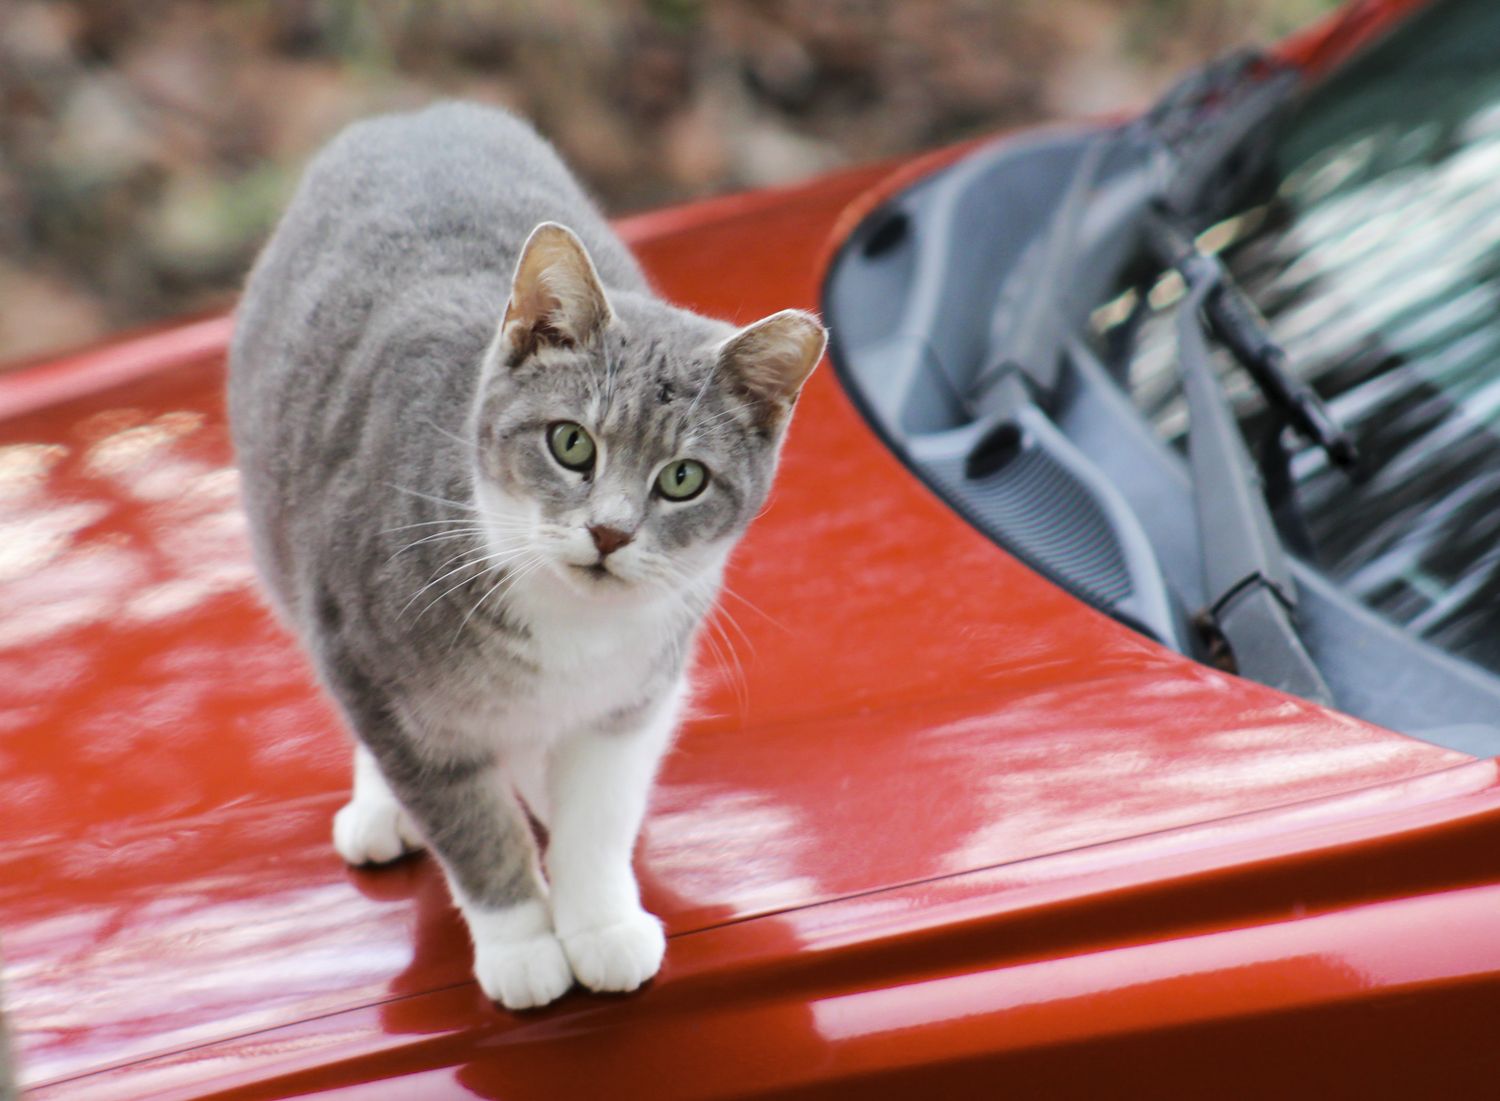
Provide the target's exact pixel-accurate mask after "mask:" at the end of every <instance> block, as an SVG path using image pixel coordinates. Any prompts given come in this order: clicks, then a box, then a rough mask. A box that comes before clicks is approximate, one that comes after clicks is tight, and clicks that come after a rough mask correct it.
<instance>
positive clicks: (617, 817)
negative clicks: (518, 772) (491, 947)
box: [547, 694, 678, 991]
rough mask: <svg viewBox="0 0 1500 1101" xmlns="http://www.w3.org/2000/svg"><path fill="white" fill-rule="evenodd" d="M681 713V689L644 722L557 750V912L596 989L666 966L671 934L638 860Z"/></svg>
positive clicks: (584, 976) (638, 979)
mask: <svg viewBox="0 0 1500 1101" xmlns="http://www.w3.org/2000/svg"><path fill="white" fill-rule="evenodd" d="M677 716H678V705H677V696H676V694H674V696H673V698H672V700H670V701H668V702H665V703H663V704H662V705H661V706H659V707H658V708H657V709H656V710H655V711H654V713H653V714H652V715H651V717H650V718H649V719H648V720H646V721H645V722H644V723H642V724H640V725H638V726H635V727H633V728H630V729H623V730H610V731H591V732H585V733H581V734H577V735H574V736H572V737H569V738H566V739H564V740H562V741H561V742H560V743H559V744H558V745H557V746H556V747H555V749H554V750H553V755H552V761H551V767H550V768H549V769H548V789H549V796H550V800H549V801H550V803H551V811H552V821H551V823H550V830H551V838H550V841H549V844H548V848H547V874H548V878H549V879H550V880H551V884H552V917H553V922H554V925H555V927H556V929H557V935H558V936H559V937H560V938H561V939H562V943H563V948H564V949H565V950H566V951H567V954H568V960H569V962H571V964H572V965H573V973H574V974H575V975H576V976H577V977H578V981H579V982H581V983H583V985H584V986H587V987H588V988H589V989H591V990H606V991H607V990H614V991H622V990H634V989H635V988H636V987H638V986H640V985H641V984H642V983H643V982H645V981H646V980H647V979H649V978H651V976H653V975H655V974H656V972H657V971H658V970H659V969H660V968H661V961H662V955H663V954H664V952H665V951H666V938H665V936H664V934H663V932H662V927H661V922H660V921H658V920H657V919H656V918H655V917H653V916H652V915H651V914H648V913H647V912H646V911H645V910H644V909H642V907H641V895H640V888H639V887H638V886H637V885H636V881H635V873H634V871H633V870H632V868H631V857H632V855H633V853H634V851H635V842H636V837H637V835H638V834H639V833H640V828H641V821H642V819H643V818H644V817H645V813H646V801H647V798H648V796H649V794H650V790H651V784H652V781H653V780H654V779H655V776H656V768H657V765H658V764H659V763H660V761H661V757H662V754H663V753H664V752H665V751H666V748H667V745H668V744H669V742H670V741H671V736H672V731H673V729H674V728H675V726H676V724H677Z"/></svg>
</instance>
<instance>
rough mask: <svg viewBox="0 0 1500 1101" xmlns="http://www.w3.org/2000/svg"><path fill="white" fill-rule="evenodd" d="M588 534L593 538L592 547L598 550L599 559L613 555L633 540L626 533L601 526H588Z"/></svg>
mask: <svg viewBox="0 0 1500 1101" xmlns="http://www.w3.org/2000/svg"><path fill="white" fill-rule="evenodd" d="M589 534H590V535H592V536H593V537H594V546H596V547H598V548H599V557H600V558H603V557H605V556H606V555H609V554H613V553H614V552H615V551H617V550H619V549H620V548H621V547H623V546H624V545H625V544H626V543H628V542H630V540H631V539H633V538H634V536H633V535H632V534H631V533H630V532H628V531H621V530H620V529H619V528H609V527H605V526H604V525H603V524H594V525H592V526H590V528H589Z"/></svg>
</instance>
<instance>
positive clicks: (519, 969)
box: [318, 638, 573, 1009]
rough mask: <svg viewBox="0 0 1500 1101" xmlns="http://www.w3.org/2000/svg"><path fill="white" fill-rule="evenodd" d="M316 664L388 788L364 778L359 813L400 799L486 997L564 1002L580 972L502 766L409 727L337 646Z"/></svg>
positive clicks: (393, 702) (513, 1004)
mask: <svg viewBox="0 0 1500 1101" xmlns="http://www.w3.org/2000/svg"><path fill="white" fill-rule="evenodd" d="M318 656H319V659H320V661H319V664H320V667H321V668H322V670H323V672H324V675H325V677H326V678H327V680H328V683H329V684H330V686H331V687H332V688H333V691H334V695H335V696H336V697H337V699H338V701H339V703H340V705H341V706H342V707H343V709H344V713H345V715H346V717H347V718H348V720H349V723H350V725H351V726H352V727H353V728H354V729H355V730H356V731H358V733H359V737H360V741H361V742H362V743H363V745H364V747H365V749H366V750H367V751H368V756H366V757H362V758H358V759H357V761H363V762H364V763H366V764H371V765H375V766H378V767H377V768H376V769H375V771H374V776H373V780H374V781H383V783H382V784H380V785H379V787H378V788H377V787H375V786H371V785H370V784H367V785H366V788H365V789H364V791H363V792H361V791H360V790H359V788H358V782H359V777H358V775H357V774H356V794H355V800H354V803H355V804H356V805H357V804H358V803H359V799H360V796H361V794H363V795H365V796H366V797H375V796H380V795H393V796H394V797H395V799H396V800H397V801H399V803H400V806H401V808H402V809H404V811H405V812H406V814H407V815H409V816H410V820H411V822H412V823H414V824H415V826H416V828H417V830H418V831H420V835H421V837H422V838H424V839H425V840H426V841H427V843H428V845H429V846H430V847H431V849H432V852H433V854H434V855H435V856H436V857H437V858H438V860H439V862H440V863H441V864H442V867H443V872H444V874H445V875H446V877H447V879H448V885H449V888H450V889H451V891H452V892H453V896H454V900H455V901H456V902H457V903H458V906H459V909H460V910H461V911H462V913H463V916H464V921H465V922H466V923H467V925H468V927H469V934H470V936H471V938H472V940H473V942H474V976H475V978H476V979H478V980H479V985H480V987H481V989H483V990H484V992H485V994H486V995H487V996H489V997H490V998H491V999H492V1000H494V1001H498V1002H500V1003H501V1004H502V1005H504V1006H506V1007H507V1008H508V1009H528V1008H530V1007H532V1006H538V1005H545V1004H547V1003H548V1002H550V1001H554V1000H555V999H557V998H559V997H561V996H562V995H563V993H564V992H566V991H567V989H568V988H569V987H570V986H572V985H573V972H572V969H571V968H570V967H569V966H568V959H567V956H566V954H565V953H564V952H563V948H562V944H561V942H560V941H559V940H558V938H557V934H556V932H555V931H554V929H553V924H552V915H551V912H550V910H549V908H548V906H547V901H546V890H545V888H544V886H543V884H542V879H541V873H540V870H539V868H538V865H537V853H536V843H535V841H534V840H533V838H532V836H531V829H530V827H529V826H528V825H527V823H526V821H525V819H524V817H523V816H522V813H521V808H520V807H519V806H518V805H517V803H516V799H515V796H514V795H512V794H511V792H510V785H509V784H508V783H507V782H506V779H505V777H504V775H503V774H502V773H501V770H500V768H499V767H498V765H497V764H496V762H495V761H494V760H493V759H492V758H490V757H488V756H487V755H478V756H472V755H466V754H465V753H463V752H461V751H460V750H458V749H457V748H455V747H456V745H457V744H458V743H456V742H455V741H452V740H449V739H445V738H442V737H441V736H438V735H437V732H435V731H432V730H423V729H420V728H419V724H418V723H417V722H415V721H414V720H411V719H409V718H403V717H402V715H403V711H404V709H403V707H402V706H401V705H400V701H399V699H397V698H395V697H394V696H393V695H391V694H388V693H386V692H384V691H382V690H381V689H380V688H379V686H377V685H375V684H374V683H372V681H371V680H370V679H369V678H368V677H366V676H364V675H363V673H362V670H361V666H360V663H359V661H358V660H357V658H356V657H355V656H354V655H352V654H351V653H349V652H348V651H347V650H344V649H342V648H341V647H340V645H339V640H338V639H336V638H335V639H332V640H330V641H329V643H328V644H327V645H326V646H325V647H324V648H323V649H322V651H321V652H320V653H319V655H318ZM357 767H358V766H357ZM365 779H367V780H371V779H372V778H371V777H370V776H366V777H365ZM341 813H342V812H341ZM335 829H336V830H337V829H338V827H337V826H336V827H335ZM340 848H341V850H342V848H343V846H342V845H340ZM351 852H353V850H352V849H351ZM346 855H348V854H346ZM355 855H358V854H357V853H355Z"/></svg>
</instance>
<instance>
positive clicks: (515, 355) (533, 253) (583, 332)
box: [500, 222, 611, 367]
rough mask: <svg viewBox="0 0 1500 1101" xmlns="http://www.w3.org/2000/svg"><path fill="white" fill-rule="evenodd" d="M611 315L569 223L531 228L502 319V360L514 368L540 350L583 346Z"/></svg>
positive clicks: (586, 254)
mask: <svg viewBox="0 0 1500 1101" xmlns="http://www.w3.org/2000/svg"><path fill="white" fill-rule="evenodd" d="M610 316H611V315H610V309H609V302H608V300H607V299H606V298H605V297H604V288H603V287H601V286H600V285H599V275H598V273H597V272H595V271H594V262H593V261H592V260H590V259H589V254H588V251H587V250H586V249H585V248H584V247H583V242H582V241H580V240H579V239H578V237H577V236H576V235H575V234H574V233H573V231H572V230H570V229H568V228H567V227H566V226H561V225H558V224H557V223H556V222H543V223H542V224H541V225H539V226H537V227H536V228H535V229H534V230H532V231H531V236H530V237H528V238H527V239H526V244H525V245H524V246H523V247H522V249H521V258H520V259H519V260H518V261H516V274H515V277H514V278H513V279H512V280H511V286H510V301H509V302H507V303H506V306H505V318H504V320H503V321H501V322H500V350H501V360H502V361H503V362H505V363H507V364H508V365H510V366H512V367H514V366H515V365H516V364H518V363H520V362H521V361H522V360H524V359H526V357H527V356H530V355H531V354H532V353H534V352H535V351H536V350H537V349H538V348H541V347H545V346H548V345H551V346H555V347H571V346H574V345H578V344H582V343H583V342H584V341H586V340H588V338H589V337H591V336H592V335H593V334H594V333H596V332H597V331H598V330H599V329H601V328H603V327H604V325H605V324H606V323H607V322H608V321H609V319H610Z"/></svg>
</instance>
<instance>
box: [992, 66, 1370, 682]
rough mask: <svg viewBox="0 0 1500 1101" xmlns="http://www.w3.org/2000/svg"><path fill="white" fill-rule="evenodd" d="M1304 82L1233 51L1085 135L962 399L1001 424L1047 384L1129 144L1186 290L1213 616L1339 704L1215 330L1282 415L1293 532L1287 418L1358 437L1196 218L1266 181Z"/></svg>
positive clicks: (1150, 212) (1183, 325) (1144, 221)
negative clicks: (1274, 147)
mask: <svg viewBox="0 0 1500 1101" xmlns="http://www.w3.org/2000/svg"><path fill="white" fill-rule="evenodd" d="M1298 82H1299V80H1298V76H1297V74H1296V73H1295V72H1294V71H1292V70H1290V69H1285V68H1280V67H1278V66H1276V65H1275V64H1274V63H1272V62H1269V61H1268V60H1266V59H1265V58H1263V57H1261V56H1259V55H1256V54H1253V53H1249V52H1244V53H1239V54H1235V55H1232V56H1230V57H1228V58H1225V59H1223V60H1221V61H1219V62H1217V63H1215V64H1214V65H1211V66H1209V67H1207V68H1206V69H1204V70H1202V71H1200V72H1198V73H1196V74H1193V75H1192V76H1190V77H1188V78H1187V79H1186V80H1184V81H1182V82H1181V83H1180V84H1179V85H1178V86H1177V87H1175V88H1173V89H1172V90H1171V91H1169V92H1168V93H1167V94H1166V95H1165V96H1163V97H1162V99H1161V100H1160V101H1159V102H1158V104H1157V105H1156V106H1155V107H1153V108H1152V109H1151V110H1150V111H1149V112H1147V113H1146V114H1145V115H1144V116H1142V118H1140V119H1139V120H1137V121H1136V122H1134V123H1131V124H1128V125H1127V126H1124V127H1122V128H1120V129H1118V130H1115V131H1111V132H1109V133H1107V134H1104V135H1101V136H1100V137H1099V138H1097V139H1095V140H1094V141H1093V142H1091V143H1090V144H1089V145H1088V146H1087V147H1086V148H1085V150H1084V152H1083V154H1082V156H1081V157H1080V160H1079V164H1078V166H1077V169H1076V170H1075V172H1074V174H1073V177H1072V180H1071V181H1070V184H1069V187H1068V190H1067V192H1066V193H1065V194H1064V196H1063V197H1062V199H1061V201H1060V202H1059V204H1058V207H1057V209H1056V212H1055V214H1054V216H1053V218H1052V220H1051V223H1050V224H1049V226H1048V227H1047V229H1046V230H1045V231H1044V232H1043V233H1042V234H1040V235H1039V236H1038V238H1037V240H1036V241H1035V242H1034V243H1033V245H1032V246H1031V248H1030V249H1029V252H1028V256H1027V257H1026V258H1025V259H1024V260H1023V261H1022V262H1021V263H1020V264H1018V265H1017V268H1016V270H1015V272H1014V273H1013V274H1012V276H1011V278H1010V280H1009V281H1008V283H1007V285H1006V287H1005V288H1004V290H1003V291H1002V294H1001V300H1000V303H999V305H998V308H997V310H996V313H995V316H994V318H993V322H992V330H991V341H990V347H991V349H992V351H991V353H990V360H989V362H988V363H986V364H985V365H984V366H983V367H982V369H981V370H980V371H979V372H978V373H977V375H976V378H975V380H974V385H973V387H972V389H971V390H970V392H969V394H968V395H967V399H968V400H967V402H966V404H967V405H969V406H970V408H972V409H974V410H975V411H976V412H978V413H980V414H982V415H985V416H988V417H990V418H993V419H995V420H997V421H1004V420H1013V419H1015V417H1016V410H1017V409H1019V408H1022V407H1024V406H1027V405H1030V404H1033V403H1035V402H1036V401H1037V400H1043V401H1045V400H1048V399H1050V398H1051V397H1052V396H1053V395H1054V393H1055V390H1056V386H1057V381H1058V370H1059V367H1060V363H1061V359H1062V348H1063V344H1064V340H1063V337H1064V331H1065V325H1066V322H1065V318H1066V316H1067V315H1068V313H1069V311H1067V310H1065V309H1062V308H1060V304H1061V303H1062V302H1064V301H1065V299H1066V294H1067V292H1068V289H1069V285H1070V276H1069V273H1070V271H1071V270H1072V268H1073V266H1074V265H1075V264H1076V263H1078V262H1079V259H1080V249H1081V248H1082V247H1084V242H1081V241H1080V240H1079V238H1080V232H1079V230H1080V227H1081V225H1082V223H1083V221H1084V218H1085V216H1086V212H1087V211H1088V209H1089V207H1090V205H1091V202H1092V199H1093V195H1094V189H1095V187H1096V186H1097V184H1098V182H1099V180H1100V177H1101V175H1102V173H1103V170H1104V166H1105V163H1106V162H1107V161H1108V160H1109V159H1110V157H1111V155H1112V154H1114V153H1115V152H1116V151H1117V150H1119V151H1125V152H1127V153H1128V152H1129V151H1130V150H1132V149H1133V150H1134V151H1135V155H1136V156H1137V157H1139V158H1141V160H1142V162H1143V163H1144V164H1145V165H1147V166H1148V170H1149V171H1150V173H1151V186H1150V187H1149V189H1148V198H1147V200H1146V201H1145V202H1144V204H1143V207H1142V210H1141V214H1140V218H1141V226H1142V232H1143V235H1144V238H1145V241H1146V243H1147V245H1148V247H1149V248H1150V249H1151V251H1152V252H1153V253H1154V254H1155V258H1156V259H1157V260H1158V261H1159V262H1160V264H1161V265H1162V266H1163V267H1167V268H1173V269H1175V270H1176V271H1177V272H1178V274H1179V275H1180V276H1181V277H1182V279H1183V281H1184V283H1185V285H1186V287H1187V290H1188V294H1187V296H1186V299H1185V301H1184V302H1183V305H1182V312H1181V314H1180V315H1179V318H1178V342H1179V356H1178V362H1179V370H1180V372H1181V375H1182V384H1183V391H1184V395H1185V398H1186V401H1187V406H1188V412H1189V445H1188V452H1189V466H1190V471H1191V475H1192V481H1193V492H1194V496H1195V504H1196V508H1197V513H1198V527H1199V534H1200V540H1199V542H1200V548H1199V549H1200V556H1201V561H1202V571H1203V581H1204V588H1205V592H1206V595H1207V609H1206V610H1207V613H1208V615H1209V616H1210V617H1211V618H1212V620H1213V622H1214V625H1215V626H1216V628H1217V630H1218V632H1219V634H1220V635H1221V636H1222V638H1223V641H1224V642H1225V643H1226V644H1227V645H1228V648H1229V650H1230V652H1231V654H1232V656H1233V658H1234V660H1235V664H1236V667H1237V668H1238V669H1239V671H1240V672H1241V673H1242V674H1243V675H1245V676H1247V677H1249V678H1251V679H1253V680H1256V681H1259V682H1261V683H1263V684H1268V685H1271V686H1273V687H1276V688H1280V689H1283V690H1285V691H1287V692H1291V693H1293V694H1295V695H1298V696H1301V697H1303V698H1305V699H1309V700H1313V701H1316V702H1319V703H1332V702H1333V701H1332V695H1331V693H1330V692H1329V689H1328V686H1327V684H1326V682H1325V681H1324V679H1323V677H1322V675H1321V674H1320V672H1319V671H1318V668H1317V665H1316V663H1315V662H1314V661H1313V660H1312V658H1311V657H1310V656H1309V654H1308V652H1307V649H1306V647H1305V646H1304V645H1303V643H1302V640H1301V638H1300V636H1299V635H1298V632H1297V628H1296V624H1295V618H1294V617H1295V612H1296V606H1297V593H1296V586H1295V584H1294V582H1293V580H1292V576H1291V572H1290V569H1289V567H1288V564H1287V559H1286V552H1285V549H1284V547H1283V544H1282V541H1281V539H1280V538H1279V537H1278V532H1277V525H1276V523H1275V522H1274V521H1273V519H1272V509H1271V506H1270V505H1268V503H1267V500H1266V495H1265V490H1264V486H1263V484H1262V481H1261V478H1260V476H1259V475H1258V473H1257V470H1256V464H1255V462H1254V461H1253V460H1252V458H1251V456H1250V452H1249V450H1248V448H1247V447H1246V445H1245V442H1244V440H1243V438H1242V436H1241V434H1240V429H1239V425H1238V423H1237V422H1236V419H1235V417H1234V414H1233V410H1232V408H1231V407H1230V404H1229V401H1228V398H1227V397H1226V395H1225V394H1224V391H1223V389H1222V387H1221V386H1220V384H1219V382H1218V380H1217V378H1216V377H1215V375H1214V371H1213V367H1212V363H1211V360H1210V351H1209V340H1210V338H1212V339H1213V340H1214V341H1215V342H1217V343H1219V344H1221V345H1222V346H1223V347H1224V348H1226V349H1227V350H1228V351H1229V352H1230V353H1231V354H1232V355H1233V356H1234V358H1235V360H1236V361H1237V362H1238V363H1239V364H1240V365H1241V366H1242V367H1243V368H1244V370H1245V371H1246V372H1247V374H1248V375H1249V376H1250V378H1251V379H1252V380H1253V381H1254V382H1255V384H1256V386H1257V387H1258V388H1259V390H1260V391H1261V393H1262V394H1263V395H1264V396H1265V399H1266V401H1267V403H1268V405H1269V406H1270V408H1271V411H1272V414H1273V419H1274V421H1275V425H1274V428H1273V432H1272V436H1271V437H1270V438H1269V439H1268V440H1267V441H1265V445H1264V447H1263V451H1262V463H1263V469H1264V470H1265V472H1266V475H1267V478H1268V480H1269V481H1270V482H1271V483H1272V485H1273V488H1277V490H1278V493H1279V495H1280V504H1279V506H1278V508H1277V516H1279V517H1281V518H1283V520H1284V526H1286V527H1287V528H1288V529H1289V530H1290V529H1293V528H1295V527H1296V526H1297V524H1296V523H1295V522H1294V521H1297V520H1298V519H1299V518H1297V517H1296V509H1295V502H1294V501H1293V500H1292V499H1291V491H1290V486H1291V476H1290V469H1289V462H1290V458H1289V455H1288V454H1287V452H1286V450H1285V447H1284V445H1283V444H1282V442H1281V438H1280V435H1281V428H1282V427H1283V426H1286V425H1290V426H1291V427H1292V428H1294V429H1295V430H1296V431H1297V432H1298V433H1300V434H1301V435H1303V436H1305V437H1306V438H1308V439H1310V440H1312V441H1314V442H1315V443H1316V444H1317V445H1318V446H1319V447H1321V448H1323V449H1324V450H1325V451H1326V452H1327V453H1328V456H1329V458H1330V460H1331V461H1332V462H1333V463H1334V464H1335V465H1337V466H1341V467H1345V468H1348V467H1350V466H1352V464H1353V463H1354V461H1355V449H1354V445H1353V442H1352V440H1351V439H1350V437H1349V436H1348V434H1347V433H1346V432H1344V431H1343V429H1342V428H1340V427H1339V425H1338V424H1337V422H1336V421H1334V419H1333V418H1332V417H1331V416H1330V415H1329V413H1328V411H1327V409H1326V408H1325V407H1324V406H1323V404H1322V402H1321V401H1320V400H1319V399H1318V397H1317V395H1316V394H1315V393H1314V392H1313V391H1312V390H1311V389H1310V388H1309V387H1308V386H1306V385H1305V384H1304V383H1302V382H1301V381H1300V380H1299V379H1297V378H1296V377H1295V376H1294V375H1292V374H1290V373H1289V372H1288V371H1287V370H1286V362H1285V361H1286V357H1285V354H1284V352H1283V351H1282V350H1281V348H1280V347H1279V346H1278V345H1277V344H1276V342H1275V341H1274V340H1272V339H1271V337H1270V335H1269V333H1268V331H1267V329H1266V326H1265V323H1264V321H1263V319H1261V317H1260V315H1259V313H1258V312H1257V311H1256V310H1255V308H1254V306H1253V305H1252V304H1251V303H1250V302H1249V300H1248V299H1247V298H1245V297H1244V295H1243V294H1242V293H1241V292H1240V291H1239V289H1238V288H1237V287H1236V286H1235V285H1234V283H1233V280H1232V279H1231V278H1230V276H1229V273H1228V271H1227V269H1225V267H1224V265H1223V264H1222V262H1221V261H1219V259H1218V258H1217V257H1214V256H1209V255H1206V254H1205V253H1203V252H1202V251H1200V250H1199V249H1198V247H1197V245H1196V243H1195V242H1194V238H1193V232H1192V229H1191V227H1192V226H1195V225H1197V226H1201V225H1203V224H1206V223H1207V222H1208V221H1210V220H1212V219H1215V218H1218V217H1222V216H1224V215H1225V214H1227V213H1228V212H1229V211H1230V210H1232V209H1235V208H1236V207H1237V206H1239V205H1241V204H1242V203H1243V201H1244V200H1245V197H1246V194H1247V192H1248V191H1249V190H1250V188H1251V186H1252V185H1253V184H1254V183H1255V181H1256V180H1258V179H1260V178H1262V175H1263V169H1264V166H1265V165H1266V164H1267V163H1268V155H1269V151H1270V149H1271V144H1272V141H1273V140H1274V135H1275V133H1276V132H1277V130H1278V129H1279V121H1280V119H1281V118H1282V117H1283V115H1284V113H1285V111H1286V109H1287V107H1288V105H1289V103H1290V101H1291V99H1292V96H1293V94H1294V91H1295V88H1296V87H1297V84H1298ZM983 445H984V441H981V443H980V445H979V446H981V447H982V446H983Z"/></svg>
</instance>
